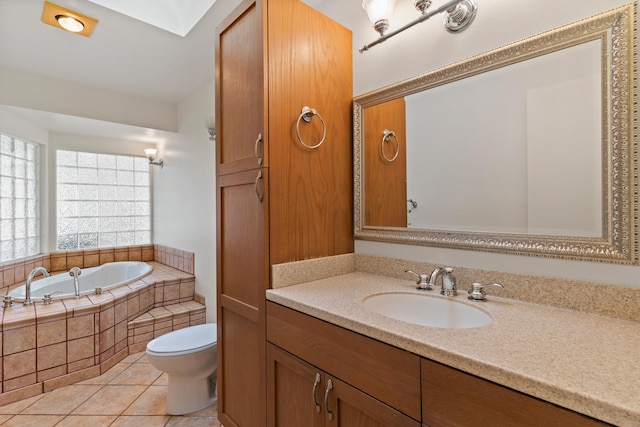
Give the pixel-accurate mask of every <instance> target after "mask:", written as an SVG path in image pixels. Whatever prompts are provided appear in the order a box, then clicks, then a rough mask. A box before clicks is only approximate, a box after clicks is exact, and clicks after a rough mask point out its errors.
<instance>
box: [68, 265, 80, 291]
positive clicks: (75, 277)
mask: <svg viewBox="0 0 640 427" xmlns="http://www.w3.org/2000/svg"><path fill="white" fill-rule="evenodd" d="M81 274H82V271H81V270H80V268H79V267H73V268H72V269H71V270H69V276H71V277H73V290H74V292H75V296H76V298H80V284H79V283H78V276H80V275H81Z"/></svg>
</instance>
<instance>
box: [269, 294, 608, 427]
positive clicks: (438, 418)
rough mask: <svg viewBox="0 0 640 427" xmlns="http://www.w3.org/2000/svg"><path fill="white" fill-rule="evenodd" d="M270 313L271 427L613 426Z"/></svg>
mask: <svg viewBox="0 0 640 427" xmlns="http://www.w3.org/2000/svg"><path fill="white" fill-rule="evenodd" d="M266 310H267V339H268V341H269V343H270V344H269V346H268V350H267V371H268V374H267V379H268V384H269V388H268V396H269V400H268V417H269V418H268V419H269V423H268V426H269V427H288V426H310V427H316V426H329V425H340V426H349V427H353V426H357V427H359V426H394V427H396V426H402V427H404V426H407V427H409V426H419V425H420V422H422V426H424V427H453V426H459V427H464V426H470V427H484V426H487V427H489V426H490V427H496V426H523V427H526V426H532V427H533V426H536V427H537V426H558V427H560V426H563V427H564V426H587V427H590V426H605V425H608V424H606V423H603V422H601V421H598V420H595V419H593V418H590V417H587V416H585V415H582V414H579V413H576V412H574V411H571V410H568V409H565V408H562V407H559V406H557V405H553V404H551V403H548V402H545V401H542V400H540V399H536V398H534V397H531V396H528V395H525V394H523V393H520V392H518V391H515V390H512V389H509V388H507V387H504V386H501V385H498V384H495V383H492V382H490V381H487V380H484V379H481V378H478V377H476V376H474V375H470V374H467V373H465V372H462V371H459V370H457V369H453V368H450V367H448V366H445V365H442V364H440V363H437V362H433V361H431V360H428V359H425V358H420V357H419V356H417V355H415V354H412V353H409V352H406V351H404V350H401V349H398V348H396V347H393V346H389V345H388V344H384V343H381V342H379V341H376V340H373V339H371V338H367V337H364V336H362V335H360V334H357V333H355V332H351V331H349V330H346V329H343V328H340V327H338V326H335V325H332V324H330V323H327V322H324V321H322V320H318V319H315V318H313V317H311V316H308V315H305V314H303V313H300V312H297V311H295V310H291V309H289V308H286V307H283V306H281V305H278V304H274V303H272V302H267V306H266ZM276 346H277V347H276ZM418 365H420V366H419V367H418ZM329 381H331V387H330V390H329V392H328V394H327V402H325V401H324V395H325V393H326V392H327V387H329ZM418 382H419V383H420V385H418ZM316 384H317V385H316ZM316 404H318V405H319V407H320V409H319V410H317V409H316V408H317V406H316ZM329 413H333V419H329ZM322 418H324V421H322ZM332 423H333V424H332Z"/></svg>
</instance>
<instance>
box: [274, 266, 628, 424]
mask: <svg viewBox="0 0 640 427" xmlns="http://www.w3.org/2000/svg"><path fill="white" fill-rule="evenodd" d="M386 292H408V293H421V291H416V290H415V285H414V284H413V282H409V281H406V280H399V279H394V278H389V277H382V276H377V275H372V274H368V273H362V272H353V273H347V274H342V275H337V276H334V277H328V278H323V279H321V280H315V281H311V282H307V283H302V284H297V285H292V286H287V287H282V288H278V289H271V290H268V291H267V299H268V300H269V301H273V302H275V303H279V304H282V305H284V306H287V307H290V308H292V309H295V310H298V311H301V312H303V313H306V314H309V315H311V316H314V317H316V318H319V319H322V320H325V321H328V322H331V323H333V324H336V325H339V326H342V327H344V328H346V329H349V330H352V331H355V332H358V333H361V334H363V335H366V336H368V337H371V338H375V339H378V340H380V341H383V342H386V343H389V344H392V345H394V346H396V347H400V348H403V349H405V350H408V351H410V352H412V353H415V354H418V355H420V356H424V357H426V358H429V359H431V360H435V361H437V362H441V363H443V364H446V365H449V366H452V367H454V368H458V369H460V370H462V371H465V372H468V373H471V374H474V375H477V376H479V377H481V378H485V379H487V380H490V381H494V382H496V383H499V384H502V385H505V386H507V387H510V388H513V389H515V390H519V391H522V392H524V393H527V394H529V395H532V396H535V397H538V398H541V399H544V400H547V401H549V402H552V403H555V404H557V405H560V406H563V407H566V408H569V409H572V410H575V411H577V412H580V413H583V414H587V415H589V416H592V417H594V418H597V419H600V420H603V421H606V422H609V423H612V424H615V425H620V426H640V322H635V321H631V320H624V319H617V318H612V317H606V316H600V315H596V314H588V313H582V312H578V311H573V310H567V309H561V308H555V307H550V306H545V305H540V304H533V303H527V302H521V301H517V300H511V299H505V298H498V297H495V296H488V299H489V300H488V301H486V302H480V303H477V302H471V301H468V300H467V298H466V292H460V294H459V295H458V296H457V297H453V298H454V299H455V300H456V301H459V302H461V303H464V304H471V305H473V306H475V307H478V308H480V309H482V310H484V311H485V312H486V313H488V314H489V315H490V316H491V318H492V319H493V322H492V323H491V324H489V325H487V326H483V327H480V328H470V329H440V328H432V327H428V326H420V325H414V324H410V323H405V322H401V321H396V320H393V319H391V318H388V317H385V316H382V315H379V314H376V313H374V312H371V311H368V310H367V309H365V308H364V307H363V306H362V305H361V304H360V303H361V301H362V300H363V299H364V298H365V297H367V296H369V295H372V294H377V293H386ZM428 294H429V295H430V296H432V297H434V298H446V297H442V296H440V295H439V294H438V291H437V290H436V291H431V292H429V293H428Z"/></svg>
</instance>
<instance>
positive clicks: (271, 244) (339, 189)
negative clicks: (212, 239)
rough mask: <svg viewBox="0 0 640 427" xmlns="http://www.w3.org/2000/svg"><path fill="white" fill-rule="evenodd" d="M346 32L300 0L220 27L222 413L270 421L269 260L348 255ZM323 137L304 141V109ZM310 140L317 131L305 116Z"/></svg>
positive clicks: (260, 0) (271, 1)
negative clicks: (319, 142) (310, 112)
mask: <svg viewBox="0 0 640 427" xmlns="http://www.w3.org/2000/svg"><path fill="white" fill-rule="evenodd" d="M351 54H352V49H351V32H350V31H349V30H347V29H345V28H344V27H342V26H340V25H338V24H337V23H335V22H333V21H331V20H329V19H328V18H326V17H325V16H323V15H321V14H320V13H318V12H317V11H315V10H314V9H312V8H311V7H309V6H307V5H305V4H304V3H302V2H300V1H299V0H245V1H243V2H242V3H241V4H240V5H239V6H238V7H237V8H236V9H235V10H234V11H233V12H232V13H231V14H230V15H229V16H228V17H227V18H226V19H225V20H224V21H223V22H222V24H221V25H220V27H218V28H217V30H216V130H217V141H216V144H217V147H216V162H217V165H216V167H217V170H216V174H217V271H218V278H217V310H218V311H217V322H218V395H219V400H218V413H219V419H220V422H221V423H222V424H224V425H225V427H233V426H239V427H259V426H264V425H265V424H266V407H267V406H266V387H267V386H266V363H265V360H266V338H265V337H266V336H265V295H264V292H265V290H266V289H268V288H269V286H270V284H269V269H270V266H271V265H272V264H278V263H283V262H290V261H297V260H303V259H310V258H316V257H324V256H332V255H339V254H344V253H350V252H353V228H352V217H353V215H352V197H353V196H352V189H351V182H352V169H351V168H352V166H351V165H352V154H351V121H350V117H351V99H352V96H353V89H352V81H351V80H352V66H351ZM304 106H308V107H310V108H313V109H315V111H316V112H317V113H318V114H320V115H321V116H322V118H323V120H324V122H325V124H326V136H325V140H324V143H323V144H322V145H321V146H320V147H318V148H317V149H308V148H305V147H303V146H302V145H301V144H300V143H299V142H298V138H297V132H296V127H297V126H296V124H297V121H298V118H299V116H300V113H301V111H302V108H303V107H304ZM298 128H299V133H300V136H301V137H302V138H303V139H304V140H306V142H308V143H309V144H313V143H314V142H316V141H317V140H319V139H320V138H321V137H322V135H323V134H324V132H325V129H323V127H322V123H321V120H320V118H319V117H317V116H313V117H312V119H311V121H310V122H309V123H307V122H305V121H301V123H300V124H299V126H298Z"/></svg>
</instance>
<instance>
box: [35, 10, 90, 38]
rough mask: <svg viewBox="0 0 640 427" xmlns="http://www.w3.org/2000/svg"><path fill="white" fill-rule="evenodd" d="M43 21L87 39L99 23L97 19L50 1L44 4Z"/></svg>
mask: <svg viewBox="0 0 640 427" xmlns="http://www.w3.org/2000/svg"><path fill="white" fill-rule="evenodd" d="M41 19H42V22H44V23H45V24H49V25H53V26H54V27H58V28H62V29H63V30H66V31H70V32H72V33H75V34H80V35H82V36H85V37H89V36H90V35H91V33H92V32H93V29H94V28H95V26H96V24H97V23H98V20H97V19H94V18H91V17H89V16H86V15H83V14H81V13H78V12H74V11H72V10H69V9H65V8H64V7H62V6H58V5H57V4H53V3H50V2H48V1H45V2H44V7H43V8H42V18H41Z"/></svg>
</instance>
